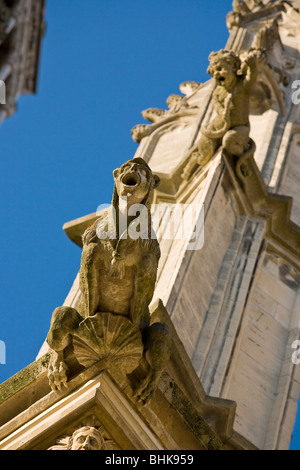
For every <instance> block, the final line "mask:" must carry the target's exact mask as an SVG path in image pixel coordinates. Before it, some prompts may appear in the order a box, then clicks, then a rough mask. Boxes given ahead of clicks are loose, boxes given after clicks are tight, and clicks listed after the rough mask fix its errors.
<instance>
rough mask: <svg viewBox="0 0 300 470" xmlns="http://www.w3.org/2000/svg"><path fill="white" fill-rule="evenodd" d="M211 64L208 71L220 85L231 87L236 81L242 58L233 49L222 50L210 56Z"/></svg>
mask: <svg viewBox="0 0 300 470" xmlns="http://www.w3.org/2000/svg"><path fill="white" fill-rule="evenodd" d="M209 61H210V65H209V67H208V69H207V73H209V74H210V75H212V76H213V78H214V79H215V80H216V82H217V85H218V86H223V87H224V88H226V89H230V88H231V87H232V86H234V84H235V83H236V79H237V75H238V71H239V69H240V67H241V60H240V58H239V57H238V56H237V55H236V54H235V53H234V52H232V51H226V50H223V49H222V50H220V51H219V52H212V53H211V54H210V56H209Z"/></svg>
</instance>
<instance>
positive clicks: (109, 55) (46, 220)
mask: <svg viewBox="0 0 300 470" xmlns="http://www.w3.org/2000/svg"><path fill="white" fill-rule="evenodd" d="M231 3H232V1H231V0H217V1H209V2H208V1H204V0H151V1H149V0H147V1H146V0H88V1H87V0H72V1H70V0H48V1H47V8H46V23H47V29H46V33H45V37H44V40H43V44H42V56H41V63H40V73H39V84H38V93H37V95H35V96H23V97H21V98H20V100H19V102H18V111H17V113H16V114H15V115H14V116H12V117H11V118H10V119H8V120H7V121H6V122H4V124H3V125H2V126H1V128H0V133H1V145H2V158H1V163H0V165H1V167H0V184H1V189H2V198H1V201H0V217H1V220H2V224H3V225H2V230H1V234H0V236H1V242H0V247H1V248H0V249H1V265H0V270H1V316H0V340H2V341H5V344H6V364H1V365H0V383H1V382H3V381H4V380H6V379H7V378H9V377H10V376H12V375H13V374H15V373H16V372H18V371H19V370H21V369H22V368H24V367H25V366H26V365H28V364H29V363H31V362H32V361H34V359H35V357H36V355H37V353H38V351H39V349H40V347H41V345H42V343H43V341H44V339H45V336H46V334H47V332H48V329H49V324H50V319H51V315H52V312H53V310H54V309H55V308H56V307H57V306H60V305H62V304H63V302H64V299H65V297H66V295H67V294H68V291H69V289H70V287H71V285H72V282H73V280H74V278H75V276H76V274H77V271H78V269H79V266H80V255H81V253H80V249H79V248H78V247H77V246H75V245H74V244H72V242H70V241H69V239H68V238H67V237H66V235H65V234H64V232H63V230H62V225H63V224H64V223H65V222H67V221H70V220H73V219H75V218H77V217H81V216H84V215H86V214H89V213H92V212H95V210H96V208H97V206H98V205H100V204H102V203H109V202H110V200H111V195H112V190H113V179H112V171H113V169H114V168H116V167H118V166H119V165H121V164H122V163H123V162H124V161H126V160H128V159H129V158H132V157H133V156H134V153H135V151H136V149H137V144H136V143H135V142H134V141H133V140H132V138H131V134H130V129H131V128H132V127H133V126H134V125H136V124H139V123H142V122H144V120H143V118H142V116H141V111H142V110H144V109H147V108H149V107H158V108H166V99H167V97H168V96H169V95H170V94H173V93H180V92H179V88H178V87H179V84H180V83H182V82H184V81H187V80H195V81H199V82H203V81H206V80H207V79H208V78H209V77H208V75H207V74H206V69H207V65H208V55H209V53H210V52H211V51H212V50H219V49H221V48H223V47H225V44H226V41H227V38H228V31H227V28H226V23H225V17H226V14H227V13H228V12H229V11H230V10H231ZM299 448H300V446H299Z"/></svg>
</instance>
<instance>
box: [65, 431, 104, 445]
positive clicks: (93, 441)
mask: <svg viewBox="0 0 300 470" xmlns="http://www.w3.org/2000/svg"><path fill="white" fill-rule="evenodd" d="M72 441H73V442H72V447H71V450H101V449H102V447H103V444H104V440H103V437H102V435H101V433H100V432H99V431H98V430H97V429H96V428H92V427H84V428H81V429H78V430H77V431H75V432H74V434H73V436H72Z"/></svg>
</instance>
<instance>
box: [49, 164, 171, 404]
mask: <svg viewBox="0 0 300 470" xmlns="http://www.w3.org/2000/svg"><path fill="white" fill-rule="evenodd" d="M113 176H114V181H115V186H114V194H113V199H112V204H111V206H110V208H109V209H108V210H105V211H104V212H103V213H101V214H100V216H99V218H98V219H97V220H96V222H95V223H94V224H93V225H92V226H91V227H89V228H88V229H87V230H86V231H85V233H84V234H83V251H82V258H81V267H80V273H79V279H80V281H79V285H80V290H81V301H80V305H79V307H78V309H77V310H76V309H74V308H71V307H66V306H63V307H58V308H57V309H55V310H54V312H53V316H52V320H51V326H50V331H49V333H48V335H47V342H48V344H49V346H50V348H51V349H52V355H51V357H52V359H51V361H50V364H49V370H48V377H49V383H50V386H51V388H52V389H53V390H55V391H57V390H61V389H62V387H64V386H65V385H66V383H67V365H66V363H65V350H66V348H67V347H68V346H69V345H70V344H71V345H72V347H73V351H74V354H75V357H76V359H77V360H78V362H79V363H80V364H81V365H83V366H85V367H88V366H90V365H92V364H94V363H96V362H97V363H99V364H100V367H102V369H103V370H104V369H107V368H109V367H111V366H112V365H114V366H115V367H116V366H119V367H120V368H121V370H122V371H123V373H125V374H130V373H131V372H133V371H134V370H135V369H136V368H137V367H138V366H139V364H140V362H141V360H142V361H143V363H144V364H145V363H146V370H147V372H146V376H144V377H143V378H142V380H140V383H139V385H138V386H137V387H136V390H135V396H136V397H137V398H138V399H139V400H140V401H141V402H142V403H147V402H149V400H150V399H151V398H152V396H153V393H154V391H155V389H156V386H157V383H158V380H159V378H160V375H161V373H162V371H163V370H164V368H165V367H166V364H167V362H168V360H169V358H170V354H171V346H170V345H171V338H170V334H169V330H168V328H167V326H166V325H165V324H163V323H160V322H156V323H153V324H151V321H150V320H151V319H150V313H149V304H150V302H151V300H152V296H153V293H154V287H155V282H156V274H157V266H158V261H159V258H160V248H159V244H158V241H157V239H156V237H155V236H154V233H153V229H152V224H151V215H150V206H151V197H152V193H153V189H154V188H155V187H156V186H157V185H158V184H159V178H158V177H157V176H156V175H154V174H153V173H152V171H151V169H150V167H149V166H148V165H147V163H146V162H145V161H144V160H143V159H141V158H135V159H132V160H129V161H128V162H126V163H124V164H123V165H122V166H121V168H118V169H116V170H114V172H113ZM136 207H137V208H138V210H139V211H140V212H143V221H144V222H145V223H144V224H143V223H140V221H141V219H137V217H136V213H135V210H134V209H135V208H136ZM137 220H139V223H137Z"/></svg>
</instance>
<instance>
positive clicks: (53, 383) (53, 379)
mask: <svg viewBox="0 0 300 470" xmlns="http://www.w3.org/2000/svg"><path fill="white" fill-rule="evenodd" d="M54 356H55V357H53V360H52V361H51V362H50V364H49V368H48V379H49V385H50V387H51V389H52V390H53V391H54V392H57V391H58V392H60V391H61V390H62V389H63V388H64V387H66V386H67V380H68V378H67V369H68V368H67V365H66V363H65V362H64V361H63V359H62V353H55V355H54Z"/></svg>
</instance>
